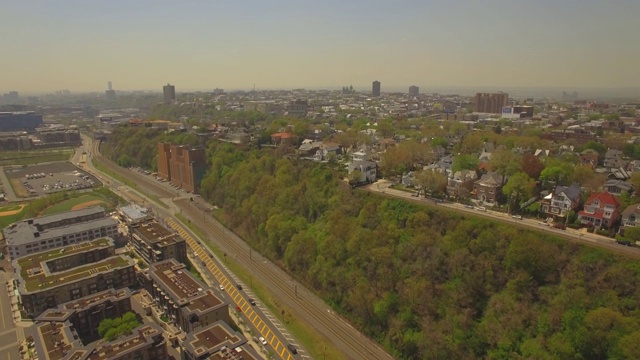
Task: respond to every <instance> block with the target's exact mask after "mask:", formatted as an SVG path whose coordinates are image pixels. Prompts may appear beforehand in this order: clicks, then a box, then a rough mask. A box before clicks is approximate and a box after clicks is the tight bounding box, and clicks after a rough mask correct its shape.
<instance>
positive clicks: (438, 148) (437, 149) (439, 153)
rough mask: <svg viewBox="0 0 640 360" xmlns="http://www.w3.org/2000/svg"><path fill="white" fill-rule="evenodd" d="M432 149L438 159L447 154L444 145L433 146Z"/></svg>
mask: <svg viewBox="0 0 640 360" xmlns="http://www.w3.org/2000/svg"><path fill="white" fill-rule="evenodd" d="M431 150H432V151H433V155H434V157H435V159H436V160H439V159H441V158H442V157H443V156H445V155H446V154H447V149H445V148H444V147H442V145H436V146H432V147H431Z"/></svg>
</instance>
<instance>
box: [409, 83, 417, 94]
mask: <svg viewBox="0 0 640 360" xmlns="http://www.w3.org/2000/svg"><path fill="white" fill-rule="evenodd" d="M418 94H420V88H419V87H417V86H415V85H412V86H409V95H412V96H416V95H418Z"/></svg>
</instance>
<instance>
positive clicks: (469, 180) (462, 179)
mask: <svg viewBox="0 0 640 360" xmlns="http://www.w3.org/2000/svg"><path fill="white" fill-rule="evenodd" d="M477 179H478V174H477V173H476V171H475V170H460V171H456V172H455V173H454V174H453V176H451V177H449V178H448V179H447V195H449V196H453V197H467V196H468V195H469V194H470V193H471V191H472V190H473V183H474V181H476V180H477Z"/></svg>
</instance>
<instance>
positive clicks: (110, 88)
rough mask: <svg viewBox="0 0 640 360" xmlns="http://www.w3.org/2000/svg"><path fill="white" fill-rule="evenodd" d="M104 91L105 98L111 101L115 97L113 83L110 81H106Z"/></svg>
mask: <svg viewBox="0 0 640 360" xmlns="http://www.w3.org/2000/svg"><path fill="white" fill-rule="evenodd" d="M104 93H105V95H106V96H107V100H109V101H113V100H115V99H116V91H115V90H113V84H111V81H109V82H108V83H107V91H105V92H104Z"/></svg>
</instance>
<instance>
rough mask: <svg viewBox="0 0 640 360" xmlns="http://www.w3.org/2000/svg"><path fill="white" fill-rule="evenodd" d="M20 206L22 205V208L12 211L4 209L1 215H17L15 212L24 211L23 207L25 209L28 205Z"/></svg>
mask: <svg viewBox="0 0 640 360" xmlns="http://www.w3.org/2000/svg"><path fill="white" fill-rule="evenodd" d="M18 206H20V209H17V210H11V211H3V212H0V216H10V215H15V214H17V213H19V212H20V211H22V209H24V207H25V206H26V205H24V204H22V205H18Z"/></svg>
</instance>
